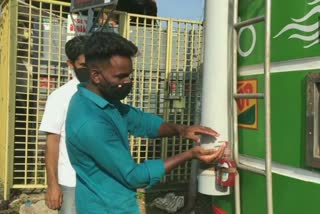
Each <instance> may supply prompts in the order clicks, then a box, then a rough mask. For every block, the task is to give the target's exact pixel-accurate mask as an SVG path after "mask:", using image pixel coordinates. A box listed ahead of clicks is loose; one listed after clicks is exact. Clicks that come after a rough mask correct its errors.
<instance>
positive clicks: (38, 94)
mask: <svg viewBox="0 0 320 214" xmlns="http://www.w3.org/2000/svg"><path fill="white" fill-rule="evenodd" d="M42 11H43V10H42V2H40V4H39V17H38V18H39V20H38V22H39V35H38V57H37V60H38V66H37V68H38V72H37V114H39V97H40V81H41V80H40V73H41V63H40V59H41V41H42V18H41V17H42ZM48 81H49V76H48ZM47 95H49V90H48V91H47ZM46 173H47V172H46V171H45V176H44V180H45V183H47V174H46Z"/></svg>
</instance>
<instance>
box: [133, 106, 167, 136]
mask: <svg viewBox="0 0 320 214" xmlns="http://www.w3.org/2000/svg"><path fill="white" fill-rule="evenodd" d="M127 121H128V130H129V132H130V134H132V135H133V136H136V137H150V138H155V137H158V131H159V128H160V125H161V124H162V123H163V119H162V118H161V117H159V116H157V115H154V114H150V113H145V112H143V111H141V110H139V109H137V108H133V107H130V108H129V112H128V114H127Z"/></svg>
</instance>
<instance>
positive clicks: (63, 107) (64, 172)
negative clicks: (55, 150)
mask: <svg viewBox="0 0 320 214" xmlns="http://www.w3.org/2000/svg"><path fill="white" fill-rule="evenodd" d="M78 83H79V81H78V80H77V78H76V77H74V78H73V79H72V80H70V81H69V82H67V83H66V84H64V85H63V86H61V87H60V88H58V89H56V90H55V91H53V92H52V93H51V94H50V95H49V97H48V99H47V102H46V108H45V111H44V114H43V117H42V121H41V125H40V131H44V132H49V133H53V134H58V135H60V143H59V159H58V183H59V184H61V185H63V186H68V187H75V186H76V173H75V171H74V170H73V168H72V166H71V163H70V161H69V157H68V153H67V148H66V132H65V121H66V117H67V111H68V106H69V102H70V100H71V97H72V96H73V94H74V93H76V91H77V85H78Z"/></svg>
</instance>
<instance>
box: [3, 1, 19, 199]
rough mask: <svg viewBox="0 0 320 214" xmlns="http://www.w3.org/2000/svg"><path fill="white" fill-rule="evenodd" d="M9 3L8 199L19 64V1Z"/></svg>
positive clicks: (7, 196) (6, 197) (6, 159)
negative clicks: (17, 67) (17, 68)
mask: <svg viewBox="0 0 320 214" xmlns="http://www.w3.org/2000/svg"><path fill="white" fill-rule="evenodd" d="M8 4H9V17H8V18H10V23H9V37H8V39H9V47H10V48H9V50H8V51H9V53H8V55H9V69H8V73H9V74H8V75H9V83H8V86H9V87H8V97H7V98H8V103H7V105H8V106H7V108H6V110H8V117H7V119H8V120H7V124H8V126H7V127H6V136H7V140H6V144H5V146H6V148H8V150H7V154H6V158H5V180H4V193H3V195H4V199H5V200H8V199H9V195H10V188H11V186H12V180H13V179H12V174H13V173H12V172H13V156H14V155H13V154H14V153H13V150H14V146H13V145H14V135H15V133H14V130H15V108H16V106H15V94H16V85H15V82H16V64H17V27H18V26H17V24H18V22H17V20H18V1H17V0H12V1H8Z"/></svg>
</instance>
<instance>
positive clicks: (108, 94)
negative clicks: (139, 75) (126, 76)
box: [98, 82, 132, 100]
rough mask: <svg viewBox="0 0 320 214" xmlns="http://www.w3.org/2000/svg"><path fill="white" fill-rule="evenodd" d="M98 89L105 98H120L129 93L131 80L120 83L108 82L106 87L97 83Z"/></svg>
mask: <svg viewBox="0 0 320 214" xmlns="http://www.w3.org/2000/svg"><path fill="white" fill-rule="evenodd" d="M98 87H99V90H100V92H101V93H102V94H103V96H104V97H105V98H106V99H110V100H122V99H124V98H125V97H126V96H128V94H129V93H130V91H131V89H132V82H129V83H122V84H108V86H107V87H104V86H101V85H99V86H98Z"/></svg>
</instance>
